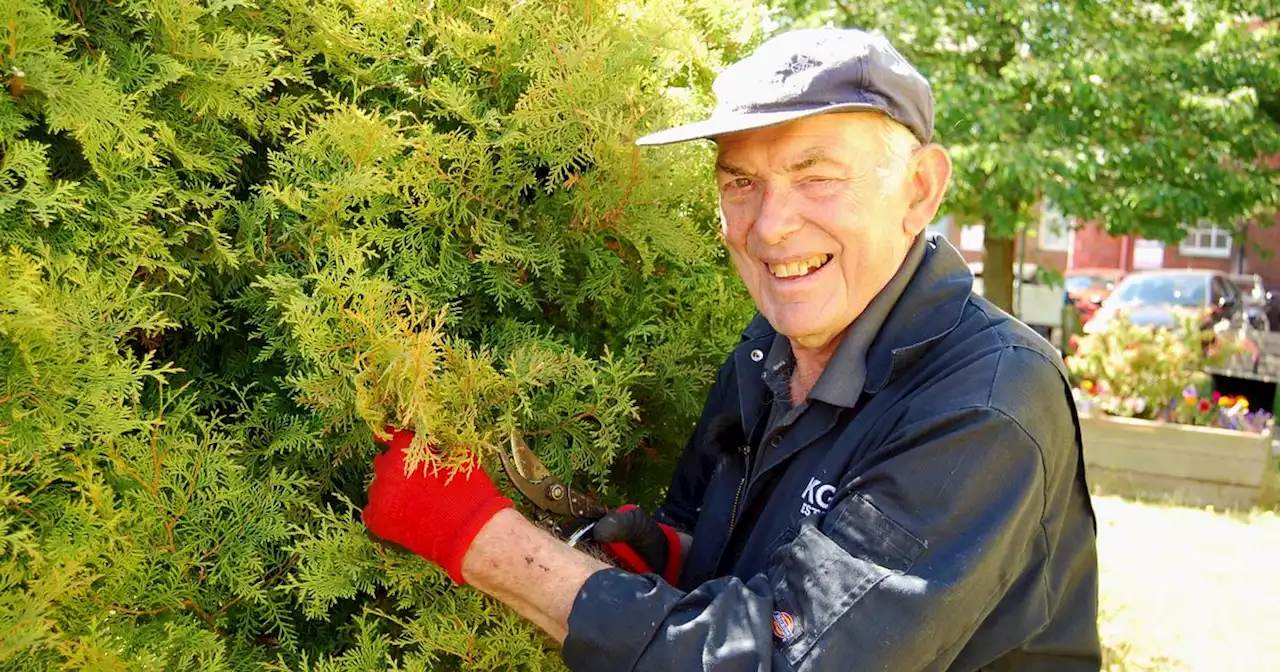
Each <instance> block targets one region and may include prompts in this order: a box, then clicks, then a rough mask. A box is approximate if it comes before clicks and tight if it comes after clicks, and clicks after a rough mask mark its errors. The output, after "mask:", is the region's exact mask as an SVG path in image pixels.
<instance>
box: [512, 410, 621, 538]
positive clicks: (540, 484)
mask: <svg viewBox="0 0 1280 672" xmlns="http://www.w3.org/2000/svg"><path fill="white" fill-rule="evenodd" d="M498 453H499V455H501V457H502V468H503V469H504V470H505V471H506V472H507V478H509V479H511V484H512V485H514V486H515V488H516V489H517V490H519V491H520V494H522V495H524V496H525V497H526V498H527V499H528V500H529V502H530V503H532V504H533V505H534V506H535V507H537V508H538V509H539V510H541V511H543V512H546V513H548V514H552V515H555V516H559V517H562V518H568V519H571V520H573V521H578V522H581V521H586V524H585V525H584V526H583V527H581V528H579V529H577V530H576V531H574V532H572V533H571V534H570V535H569V539H568V542H569V545H570V546H576V545H577V544H578V542H579V541H581V540H582V539H583V538H584V537H585V536H586V535H587V534H589V533H590V532H591V528H592V527H594V526H595V523H596V521H598V520H600V518H602V517H603V516H604V515H605V514H606V513H608V509H606V508H605V507H604V505H602V504H601V503H600V502H599V501H597V500H596V499H595V498H594V497H592V496H590V495H588V494H587V493H585V492H582V491H580V490H574V489H573V488H572V487H571V486H570V485H569V484H568V483H565V482H564V481H562V480H560V479H559V478H557V477H556V476H555V475H554V474H552V473H551V470H550V469H548V468H547V466H546V465H545V464H543V463H542V460H540V459H538V456H537V455H534V454H533V451H532V450H530V449H529V446H528V445H527V444H526V443H525V442H524V440H522V439H521V438H520V437H518V436H516V435H514V434H513V435H511V447H510V450H499V451H498Z"/></svg>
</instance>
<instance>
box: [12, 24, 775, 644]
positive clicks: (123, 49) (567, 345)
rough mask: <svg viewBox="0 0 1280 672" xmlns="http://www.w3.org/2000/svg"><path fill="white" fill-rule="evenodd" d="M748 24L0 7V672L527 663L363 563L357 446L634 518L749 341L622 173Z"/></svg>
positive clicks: (708, 278) (456, 600)
mask: <svg viewBox="0 0 1280 672" xmlns="http://www.w3.org/2000/svg"><path fill="white" fill-rule="evenodd" d="M758 19H759V17H758V16H757V15H756V14H755V13H754V10H752V9H751V8H750V7H749V6H747V5H746V3H741V2H737V1H736V0H696V1H693V2H686V1H685V0H638V1H635V2H623V1H620V0H618V1H613V0H590V1H588V0H580V1H578V2H541V1H536V0H529V1H527V2H508V1H506V0H485V1H454V0H438V1H435V2H432V1H430V0H379V1H377V2H371V1H363V0H67V1H65V2H57V1H54V0H42V1H40V0H0V79H3V82H4V93H0V153H2V154H3V157H2V158H0V505H2V506H0V668H4V669H16V670H44V669H92V670H106V669H140V670H184V669H199V670H219V669H236V670H241V669H256V670H261V669H314V670H322V669H323V670H336V669H351V670H356V669H359V670H366V669H391V668H395V669H406V670H436V669H468V670H486V669H511V668H517V667H526V666H527V667H530V668H543V669H546V668H555V667H557V666H558V665H559V664H558V663H557V662H556V661H557V659H558V658H557V655H556V654H555V652H554V651H553V650H552V649H550V648H548V647H547V646H546V642H545V641H544V640H543V639H542V638H541V637H540V636H538V635H537V633H535V632H534V631H533V630H532V628H531V627H530V626H528V625H526V624H524V623H523V622H522V621H520V620H519V619H518V618H516V617H515V616H514V615H512V614H511V613H510V612H508V611H506V610H505V609H502V608H499V607H497V606H495V604H494V603H492V602H490V601H488V600H487V599H486V598H484V597H482V596H481V595H480V594H479V593H478V592H476V591H474V590H471V589H462V590H458V589H455V588H453V587H452V586H451V585H450V584H449V583H448V582H447V580H446V579H445V577H444V575H443V574H442V573H441V572H439V571H438V570H436V569H435V568H434V567H431V566H429V565H428V564H427V563H425V562H422V561H420V560H418V559H416V558H414V557H411V556H409V555H406V554H402V553H397V552H395V551H392V550H388V549H386V548H384V547H382V546H381V545H378V544H376V543H374V542H372V541H371V540H370V538H369V537H368V536H367V535H366V533H365V531H364V528H363V526H362V525H361V524H360V523H359V506H360V505H361V504H362V503H363V496H364V495H363V493H364V492H365V488H366V485H367V481H368V478H369V469H370V462H371V459H372V457H373V456H374V455H375V454H376V453H377V452H378V450H379V447H378V446H376V445H375V443H374V442H373V440H372V438H373V434H372V432H373V429H374V428H377V427H381V426H382V425H383V424H384V423H395V424H398V425H401V426H406V427H414V428H416V429H417V430H418V432H419V433H420V434H422V435H424V436H429V437H430V438H431V440H433V441H434V442H436V443H437V444H438V445H440V446H443V447H444V448H445V449H447V450H448V451H450V452H449V454H451V455H457V454H459V452H458V450H459V449H460V448H469V449H478V450H481V451H484V450H486V447H487V446H491V445H493V444H495V443H496V442H497V441H498V440H499V437H500V436H501V434H502V433H504V432H507V431H512V430H519V431H521V432H522V433H524V434H525V435H526V436H528V437H530V442H531V444H532V445H534V446H535V448H536V450H537V451H538V452H539V454H540V455H541V456H542V457H543V459H544V460H545V461H546V462H547V464H548V465H549V466H551V467H552V468H553V469H554V470H555V471H557V472H558V473H559V474H560V475H561V476H563V477H566V478H572V479H573V482H574V483H575V484H576V485H580V486H582V487H592V488H595V489H597V490H598V491H599V492H600V494H601V496H602V498H603V499H604V500H605V501H606V502H608V503H610V504H617V503H621V502H623V501H640V502H641V503H647V502H651V501H652V500H653V498H654V497H655V496H656V494H657V491H658V489H659V488H660V487H661V485H662V484H664V483H665V479H666V469H667V468H668V467H669V463H667V464H659V465H658V466H656V467H655V466H654V464H655V459H654V458H655V457H656V458H660V459H659V461H660V460H661V459H662V458H669V457H672V456H674V455H675V454H676V453H678V451H679V449H680V447H681V444H682V442H683V441H684V439H685V437H686V435H687V434H688V432H689V430H690V429H691V426H692V423H693V421H694V419H695V417H696V414H697V413H698V411H699V410H700V407H701V403H702V401H703V395H704V394H705V391H706V388H707V386H708V385H709V383H710V379H711V376H712V375H713V372H714V367H715V366H716V365H717V364H718V363H719V362H720V360H721V359H722V358H723V357H724V356H725V354H726V352H727V349H728V347H730V346H731V344H732V343H733V341H734V340H735V339H736V337H737V332H738V330H739V329H740V328H741V327H742V326H743V325H744V324H745V322H746V320H747V319H748V318H749V316H750V311H751V309H750V305H749V303H748V301H747V300H746V298H745V295H744V294H743V293H742V292H741V291H740V289H739V287H738V285H737V282H736V280H735V279H734V278H733V277H732V274H731V272H729V271H728V270H727V268H728V267H727V265H726V262H725V261H724V259H723V255H722V254H721V252H720V248H719V246H718V242H717V240H716V237H715V230H716V225H715V198H714V193H713V190H712V184H711V180H710V165H711V164H710V160H709V158H710V157H709V153H708V150H707V149H706V148H705V147H699V146H693V145H690V146H679V147H672V148H665V149H662V150H646V151H639V150H638V149H637V148H635V147H634V146H633V144H632V142H633V140H634V138H635V137H636V136H637V135H638V134H640V133H642V132H645V131H648V130H652V129H653V128H656V127H659V126H662V125H665V124H667V123H669V122H672V121H678V120H680V119H682V118H685V117H687V116H690V115H692V114H694V113H695V112H696V111H698V110H700V109H702V108H704V107H705V106H706V105H707V103H708V102H709V101H708V96H709V83H710V81H711V79H712V77H713V76H714V72H715V70H716V69H717V68H718V67H719V66H720V64H721V63H722V62H724V61H726V60H731V59H733V58H736V57H737V56H738V55H739V54H740V53H741V52H742V50H744V49H746V48H748V47H749V46H750V43H751V42H753V41H754V40H756V39H757V37H756V36H755V34H754V30H753V26H757V25H759V22H758ZM418 451H419V453H418V454H419V455H422V454H423V453H422V452H421V451H422V447H421V446H419V447H418ZM499 482H500V484H502V485H504V486H505V482H502V481H501V479H499Z"/></svg>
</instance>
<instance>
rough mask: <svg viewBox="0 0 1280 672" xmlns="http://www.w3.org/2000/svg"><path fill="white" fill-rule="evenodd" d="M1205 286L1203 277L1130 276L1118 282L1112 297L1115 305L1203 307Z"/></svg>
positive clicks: (1171, 275) (1174, 275)
mask: <svg viewBox="0 0 1280 672" xmlns="http://www.w3.org/2000/svg"><path fill="white" fill-rule="evenodd" d="M1206 285H1208V282H1206V278H1205V276H1203V275H1190V274H1188V275H1177V274H1161V275H1147V276H1130V277H1129V278H1128V279H1126V280H1125V281H1124V282H1122V283H1120V287H1118V288H1117V289H1116V292H1115V294H1113V295H1112V297H1111V298H1112V299H1113V300H1114V301H1116V302H1118V303H1136V304H1146V305H1172V306H1203V305H1205V290H1206Z"/></svg>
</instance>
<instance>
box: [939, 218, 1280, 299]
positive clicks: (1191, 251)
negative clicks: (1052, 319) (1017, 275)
mask: <svg viewBox="0 0 1280 672" xmlns="http://www.w3.org/2000/svg"><path fill="white" fill-rule="evenodd" d="M930 228H931V229H932V230H935V231H938V232H940V233H942V234H943V235H945V236H946V237H947V239H948V240H950V241H951V242H952V243H953V244H954V245H955V246H956V247H957V248H958V249H959V250H960V252H961V254H963V255H964V258H965V260H966V261H970V262H976V261H982V251H983V247H982V243H983V232H982V226H981V225H977V226H967V227H959V226H956V225H955V224H954V223H953V221H952V220H951V218H950V217H943V218H942V219H939V220H938V221H937V222H936V223H934V225H933V226H932V227H930ZM1018 243H1019V247H1018V250H1017V251H1016V252H1015V258H1017V256H1018V255H1021V254H1022V249H1021V247H1022V245H1024V244H1025V245H1026V246H1027V249H1026V256H1025V258H1026V261H1027V263H1028V264H1036V265H1038V266H1043V267H1045V268H1049V269H1053V270H1055V271H1057V272H1059V273H1065V272H1066V271H1069V270H1071V269H1083V268H1107V269H1119V270H1121V271H1126V272H1127V271H1133V270H1141V269H1148V268H1212V269H1217V270H1221V271H1226V272H1229V273H1257V274H1258V275H1260V276H1262V280H1263V282H1264V283H1265V284H1266V285H1267V286H1268V287H1280V214H1277V215H1276V216H1275V223H1274V224H1273V225H1271V226H1259V225H1258V224H1253V223H1251V224H1249V225H1248V226H1246V227H1245V228H1244V230H1243V236H1242V240H1241V241H1235V240H1233V238H1232V235H1231V232H1230V231H1229V230H1226V229H1222V228H1220V227H1216V226H1205V227H1201V228H1198V229H1193V230H1192V231H1191V232H1190V233H1189V235H1188V236H1187V237H1186V238H1185V239H1184V240H1183V241H1182V242H1181V243H1178V244H1173V245H1167V244H1161V243H1159V242H1155V241H1148V240H1143V239H1141V238H1139V237H1136V236H1111V235H1108V234H1107V233H1106V231H1104V230H1103V229H1102V227H1100V226H1098V225H1096V224H1082V225H1081V224H1077V225H1076V226H1075V227H1074V228H1073V227H1071V226H1070V225H1069V221H1068V220H1067V219H1066V218H1064V217H1062V216H1060V215H1058V214H1056V213H1053V212H1052V211H1047V212H1046V216H1045V217H1044V218H1043V219H1042V220H1041V222H1040V224H1039V226H1038V227H1037V231H1036V232H1035V235H1033V236H1027V237H1026V238H1025V239H1020V240H1019V241H1018Z"/></svg>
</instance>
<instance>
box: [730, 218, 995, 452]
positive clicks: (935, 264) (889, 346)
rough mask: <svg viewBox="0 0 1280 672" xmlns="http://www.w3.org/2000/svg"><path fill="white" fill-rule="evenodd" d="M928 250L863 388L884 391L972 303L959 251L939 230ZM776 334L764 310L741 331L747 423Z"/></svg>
mask: <svg viewBox="0 0 1280 672" xmlns="http://www.w3.org/2000/svg"><path fill="white" fill-rule="evenodd" d="M923 248H924V249H923V258H922V259H920V261H919V266H918V268H916V270H915V272H914V273H913V274H912V275H911V276H910V279H909V280H908V281H907V282H906V286H905V287H904V288H902V289H901V295H900V296H899V297H897V301H896V302H894V303H893V306H892V308H891V309H890V310H889V311H888V315H887V316H885V318H884V322H883V324H882V325H881V326H880V328H879V329H878V330H877V332H876V334H875V335H874V338H873V340H872V342H871V344H870V346H869V347H868V348H867V349H866V355H865V357H866V377H865V380H864V382H863V385H862V389H864V390H865V391H867V392H869V393H872V394H874V393H876V392H879V391H880V390H883V389H884V388H885V386H887V385H888V384H889V382H890V381H892V380H893V378H894V376H895V375H896V374H897V373H899V372H900V371H901V370H902V369H904V368H906V367H907V366H909V365H910V364H912V363H914V362H916V361H918V360H919V359H920V358H921V357H922V356H924V354H925V353H926V352H927V351H928V350H929V348H930V347H931V346H932V344H933V343H934V342H935V341H937V340H938V339H940V338H941V337H943V336H945V335H946V334H947V333H949V332H950V331H951V330H953V329H955V328H956V326H957V325H958V324H960V318H961V316H962V314H963V312H964V308H965V306H966V305H967V304H968V302H969V296H970V293H971V292H972V290H973V273H972V272H970V270H969V267H968V265H967V264H965V261H964V258H963V257H962V256H960V253H959V252H958V251H957V250H956V249H955V248H954V247H952V245H951V243H949V242H948V241H947V239H946V238H943V237H942V236H940V235H937V234H927V235H926V236H925V237H924V243H923ZM877 298H878V297H877ZM886 298H888V297H886ZM850 331H852V330H850ZM776 333H777V331H776V330H775V329H774V328H773V326H772V325H770V324H769V321H768V320H766V319H765V318H764V316H763V315H760V314H757V315H756V316H755V318H754V319H752V320H751V322H750V323H749V324H748V325H747V326H746V328H745V329H743V330H742V342H741V343H740V344H739V346H738V349H737V352H736V356H735V360H736V362H735V363H736V364H737V366H738V371H739V376H738V381H739V388H740V389H739V395H740V401H741V403H742V411H743V419H744V421H745V420H746V418H747V417H748V416H749V414H748V413H747V412H746V411H747V409H748V408H749V407H750V405H751V404H752V403H753V402H754V401H755V400H756V398H757V397H759V396H760V394H761V392H762V391H763V390H762V388H764V385H763V384H762V376H761V374H762V373H763V370H764V366H763V358H764V355H765V354H766V353H768V351H769V344H770V343H771V342H772V339H773V337H774V335H775V334H776ZM842 345H843V344H842ZM834 359H835V358H833V360H834ZM842 405H843V404H842ZM744 429H746V430H747V431H750V428H744Z"/></svg>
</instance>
